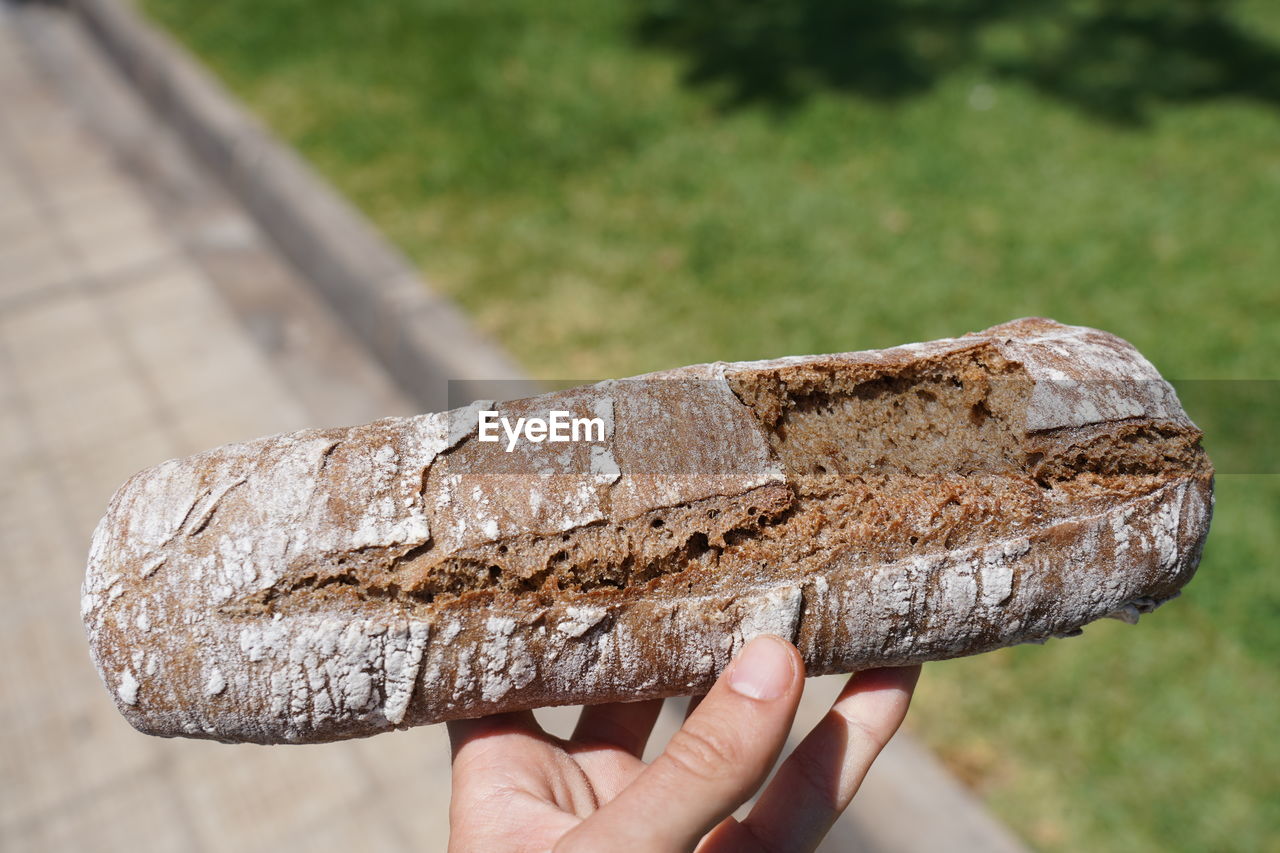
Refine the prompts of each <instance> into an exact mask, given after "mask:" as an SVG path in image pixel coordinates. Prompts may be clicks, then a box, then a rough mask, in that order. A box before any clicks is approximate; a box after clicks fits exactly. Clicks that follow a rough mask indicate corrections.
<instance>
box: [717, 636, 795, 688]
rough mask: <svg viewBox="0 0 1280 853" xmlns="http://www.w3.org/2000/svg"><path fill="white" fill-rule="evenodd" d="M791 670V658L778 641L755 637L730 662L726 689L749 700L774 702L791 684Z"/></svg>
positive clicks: (776, 639) (765, 637) (772, 638)
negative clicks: (747, 697) (731, 665)
mask: <svg viewBox="0 0 1280 853" xmlns="http://www.w3.org/2000/svg"><path fill="white" fill-rule="evenodd" d="M791 667H792V663H791V655H790V653H789V652H788V651H787V647H786V646H784V645H783V644H782V641H781V640H779V639H778V638H777V637H771V636H769V635H764V636H760V637H756V638H755V639H754V640H752V641H751V642H749V643H747V647H746V648H745V649H743V650H742V652H741V654H739V655H738V658H737V660H735V661H734V662H733V668H732V669H731V670H730V672H729V687H731V688H732V689H733V691H734V692H735V693H741V694H742V695H743V696H749V697H751V698H752V699H761V700H768V699H777V698H778V697H779V696H781V695H782V694H783V693H785V692H786V690H787V687H789V686H790V684H791V679H792V677H793V675H794V673H793V672H792V670H791Z"/></svg>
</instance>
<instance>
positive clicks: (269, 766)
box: [0, 7, 448, 851]
mask: <svg viewBox="0 0 1280 853" xmlns="http://www.w3.org/2000/svg"><path fill="white" fill-rule="evenodd" d="M11 14H12V13H7V12H4V11H3V7H0V104H3V107H2V108H0V456H2V459H0V470H3V472H4V477H3V479H0V553H3V554H4V555H5V558H6V565H5V566H4V567H3V569H0V571H2V572H3V578H4V584H5V595H4V596H3V598H2V599H0V645H2V646H3V648H4V649H5V650H6V652H5V654H4V655H0V768H2V769H0V785H2V787H3V795H2V796H0V848H3V849H9V850H117V849H118V850H148V849H152V850H244V851H252V850H267V849H270V850H289V849H297V850H308V851H310V850H325V849H333V850H338V849H351V850H407V849H418V850H435V849H442V846H443V839H444V837H445V830H446V823H445V818H446V811H445V808H446V804H447V799H448V788H447V775H445V773H444V766H445V762H444V760H443V756H444V755H445V752H446V748H445V737H444V731H443V729H441V728H438V727H431V728H424V729H418V730H415V731H412V732H405V733H398V734H390V735H384V736H382V737H378V738H374V739H371V740H367V741H361V742H353V743H344V744H337V745H332V746H324V747H316V748H281V749H262V748H255V747H249V746H240V747H233V746H225V745H221V744H211V743H201V742H196V741H164V740H158V739H153V738H148V737H144V736H142V735H139V734H137V733H135V732H134V731H133V730H132V729H131V728H130V727H129V726H128V725H127V724H126V723H125V722H124V721H123V719H122V718H121V717H120V716H119V715H118V714H117V713H116V711H115V708H114V707H113V706H112V704H111V702H110V700H109V699H108V697H107V694H106V692H105V691H104V690H103V688H102V686H101V684H100V683H99V681H98V677H97V674H96V673H95V672H94V670H93V668H92V666H91V664H90V662H89V659H88V653H87V648H86V645H85V641H84V636H83V629H82V628H81V626H80V617H79V613H78V598H79V592H78V588H79V585H80V579H81V576H82V573H83V567H84V556H85V553H86V551H87V544H88V537H89V533H90V532H91V531H92V529H93V525H94V524H95V523H96V521H97V519H98V517H99V516H100V514H101V513H102V511H103V509H104V507H105V506H106V501H107V499H108V497H109V496H110V494H111V492H112V491H113V490H114V488H115V487H116V486H117V485H119V484H120V483H121V482H122V481H123V480H124V479H125V478H126V477H127V476H129V475H130V474H131V473H133V472H134V471H136V470H138V469H140V468H143V467H146V466H148V465H152V464H155V463H156V462H159V461H161V460H163V459H165V458H168V457H171V456H176V455H182V454H187V453H192V452H195V451H198V450H202V449H205V448H207V447H210V446H213V445H216V444H221V443H224V442H228V441H235V440H239V439H245V438H250V437H253V436H256V435H261V434H265V433H270V432H276V431H281V430H288V429H296V428H301V427H303V426H307V425H312V424H315V423H326V422H331V421H330V420H329V419H328V418H327V417H326V415H327V414H332V413H320V412H316V411H314V410H311V409H309V407H308V405H307V402H306V400H304V399H303V398H302V396H301V395H299V394H298V393H297V392H296V391H295V390H294V389H292V388H291V387H289V385H288V384H287V383H286V382H284V381H283V380H282V378H281V371H280V370H278V369H277V368H276V367H275V366H274V365H273V364H272V360H271V358H270V357H269V356H267V355H265V354H264V352H263V351H262V349H261V348H260V347H259V346H258V345H257V344H256V342H255V340H254V338H253V337H252V336H251V334H250V333H249V332H248V330H247V329H246V327H245V325H244V324H243V323H242V321H241V319H240V318H239V317H238V316H237V315H236V313H235V311H233V309H232V307H231V306H230V305H229V304H228V301H227V299H226V298H225V297H224V295H223V294H222V293H221V292H220V291H219V290H218V289H217V288H216V287H215V285H214V283H213V281H212V280H211V278H210V276H209V275H208V274H207V272H206V270H205V269H204V267H202V265H201V264H200V263H198V262H197V261H196V259H195V258H194V257H193V256H192V253H191V252H190V251H188V249H187V248H186V247H185V246H184V245H183V241H182V239H181V237H180V235H178V234H175V233H174V231H173V229H172V228H170V227H169V223H167V222H166V221H164V220H163V219H162V218H161V216H160V215H159V214H158V211H157V209H156V207H155V205H153V204H152V203H151V202H150V201H149V200H148V198H147V196H146V194H145V193H144V192H143V191H142V190H141V189H140V188H139V187H138V186H137V185H136V183H135V181H134V180H133V179H132V178H131V176H130V175H129V174H128V173H126V172H125V171H124V170H123V169H122V168H121V167H120V165H119V164H118V163H117V162H116V161H115V159H114V158H113V155H112V153H111V152H110V151H109V150H107V149H106V148H105V147H104V146H103V145H102V144H101V143H100V142H99V141H98V140H96V139H95V138H94V137H92V136H91V135H89V134H88V133H86V131H85V128H84V127H83V126H82V125H81V124H80V122H79V120H78V117H77V115H76V114H75V113H73V112H72V111H71V110H70V109H69V107H68V106H67V104H66V103H64V101H63V100H62V99H61V98H60V97H59V96H58V95H57V94H56V93H55V92H54V91H53V90H51V88H50V86H49V85H48V83H47V82H46V81H45V80H43V79H42V78H41V77H40V75H39V74H38V73H37V70H36V68H35V67H34V66H33V64H32V62H31V60H30V58H29V56H28V55H27V53H26V51H25V49H24V45H23V44H21V43H20V40H19V38H18V35H17V32H16V22H15V21H13V19H12V17H11ZM223 224H224V228H225V226H226V224H227V223H225V222H224V223H223ZM233 224H234V225H235V227H237V228H240V229H241V231H240V233H244V229H251V228H252V226H251V225H248V224H245V223H233ZM327 331H329V332H331V333H334V334H337V332H334V330H327ZM368 415H369V417H374V416H376V415H375V413H373V412H370V413H368Z"/></svg>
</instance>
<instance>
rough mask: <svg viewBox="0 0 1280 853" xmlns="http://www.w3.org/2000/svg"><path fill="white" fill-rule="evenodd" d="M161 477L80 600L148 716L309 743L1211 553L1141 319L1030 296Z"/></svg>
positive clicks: (110, 660)
mask: <svg viewBox="0 0 1280 853" xmlns="http://www.w3.org/2000/svg"><path fill="white" fill-rule="evenodd" d="M511 405H512V406H513V407H514V408H513V411H518V412H525V413H528V412H538V411H547V410H549V409H557V408H558V409H566V410H572V411H574V412H581V413H584V414H594V415H597V416H600V417H601V418H602V419H604V420H605V421H606V422H607V424H608V435H607V438H606V440H605V441H603V442H581V443H571V444H567V445H558V446H554V447H553V446H552V445H549V444H541V445H527V446H524V447H522V448H520V449H518V450H517V451H515V452H510V453H509V452H507V451H506V450H505V449H504V447H503V446H502V444H500V443H499V444H493V443H482V442H479V441H477V438H476V429H475V427H476V414H475V413H476V411H477V410H478V409H480V408H483V407H484V406H483V405H479V406H473V407H470V408H468V409H465V410H456V411H454V412H450V413H442V414H433V415H423V416H420V417H414V418H391V419H386V420H382V421H377V422H375V423H372V424H368V425H364V426H358V427H351V428H341V429H326V430H305V431H302V432H297V433H292V434H289V435H281V436H273V437H270V438H264V439H259V440H257V441H252V442H247V443H243V444H237V445H229V446H226V447H222V448H217V449H215V450H211V451H208V452H206V453H202V454H199V455H196V456H192V457H189V458H186V459H181V460H170V461H168V462H165V463H163V464H161V465H158V466H156V467H154V468H151V469H148V470H146V471H143V472H141V473H139V474H137V475H135V476H134V477H133V478H131V479H130V480H129V481H128V482H127V483H125V484H124V485H123V486H122V487H121V488H120V490H119V491H118V492H117V493H116V495H115V496H114V497H113V499H112V501H111V504H110V507H109V508H108V510H107V514H106V516H105V517H104V518H103V520H102V522H101V523H100V524H99V526H98V528H97V531H96V532H95V534H94V537H93V544H92V548H91V551H90V555H89V564H88V570H87V573H86V576H85V583H84V590H83V602H82V612H83V615H84V620H85V624H86V627H87V630H88V636H89V644H90V648H91V651H92V654H93V657H94V661H95V662H96V664H97V666H98V669H99V672H100V673H101V675H102V678H103V680H104V682H105V683H106V685H107V687H108V689H109V690H110V691H111V694H112V695H113V697H114V698H115V700H116V704H117V706H118V707H119V708H120V711H121V712H122V713H123V714H124V715H125V717H126V718H128V720H129V721H130V722H131V723H132V724H133V725H134V726H136V727H137V728H138V729H140V730H142V731H144V732H147V733H150V734H157V735H164V736H175V735H177V736H191V737H204V738H214V739H219V740H226V741H250V742H257V743H302V742H321V741H328V740H335V739H340V738H348V737H361V736H366V735H370V734H375V733H377V732H379V731H384V730H387V729H391V728H398V727H406V726H413V725H421V724H425V723H432V722H438V721H441V720H447V719H454V718H461V717H470V716H477V715H481V714H487V713H492V712H496V711H502V710H512V709H518V708H531V707H538V706H542V705H552V704H576V703H594V702H604V701H614V700H633V699H643V698H649V697H658V696H672V695H682V694H690V693H695V692H700V691H703V690H705V689H707V687H709V686H710V684H711V683H712V682H713V681H714V679H715V678H716V677H717V675H718V674H719V673H720V672H721V671H722V670H723V668H724V667H725V666H726V664H727V663H728V662H729V660H730V659H731V658H732V656H733V655H734V653H735V652H736V651H737V650H738V649H739V648H740V647H741V645H742V644H743V643H745V642H746V641H747V640H749V639H750V638H751V637H753V636H755V635H757V634H760V633H763V632H770V633H776V634H779V635H781V636H783V637H787V638H789V639H791V640H792V641H793V642H795V643H796V644H797V646H798V647H799V648H800V650H801V652H802V653H803V656H804V659H805V663H806V666H807V668H808V672H809V674H811V675H819V674H823V673H830V672H848V671H854V670H857V669H862V668H866V667H871V666H882V665H896V664H907V663H913V662H919V661H925V660H935V659H940V658H947V657H954V656H958V655H966V654H974V653H977V652H982V651H987V650H990V649H994V648H998V647H1002V646H1007V645H1011V644H1014V643H1020V642H1027V641H1042V640H1044V639H1045V638H1048V637H1053V636H1063V635H1070V634H1073V633H1078V631H1079V630H1080V628H1081V626H1083V625H1085V624H1087V623H1089V622H1091V621H1093V620H1095V619H1098V618H1100V617H1103V616H1107V615H1119V616H1121V617H1123V618H1135V617H1136V615H1137V613H1138V612H1143V611H1146V610H1149V609H1152V608H1153V607H1155V606H1156V605H1157V604H1159V603H1161V602H1163V601H1165V600H1167V599H1169V598H1171V597H1173V596H1174V595H1176V594H1177V592H1178V590H1179V588H1180V587H1181V586H1182V585H1183V584H1185V583H1186V582H1187V581H1188V580H1189V579H1190V577H1191V576H1192V574H1193V573H1194V571H1195V568H1196V566H1197V564H1198V563H1199V559H1200V553H1201V549H1202V546H1203V542H1204V539H1205V536H1206V535H1207V532H1208V527H1209V521H1210V517H1211V514H1212V506H1213V486H1212V483H1213V474H1212V469H1211V467H1210V466H1209V463H1208V460H1207V459H1206V458H1205V456H1204V453H1203V451H1202V450H1201V449H1200V447H1199V438H1200V433H1199V431H1198V430H1197V429H1196V428H1195V426H1194V424H1192V423H1191V422H1190V421H1189V420H1188V419H1187V417H1186V415H1185V414H1184V413H1183V411H1182V409H1181V407H1180V405H1179V403H1178V400H1177V397H1176V396H1175V394H1174V392H1173V389H1172V388H1171V387H1170V386H1169V385H1168V384H1167V383H1165V382H1164V381H1163V380H1162V379H1161V378H1160V376H1159V374H1158V373H1157V372H1156V370H1155V368H1154V367H1152V365H1151V364H1150V363H1149V362H1147V361H1146V360H1145V359H1144V358H1143V357H1142V356H1141V355H1140V354H1139V353H1138V352H1137V351H1136V350H1134V349H1133V348H1132V347H1131V346H1130V345H1128V344H1127V343H1125V342H1124V341H1122V340H1120V339H1119V338H1116V337H1114V336H1112V335H1110V334H1107V333H1105V332H1100V331H1096V330H1092V329H1085V328H1081V327H1072V326H1063V325H1061V324H1058V323H1055V322H1053V321H1051V320H1044V319H1040V318H1031V319H1024V320H1018V321H1014V322H1012V323H1006V324H1004V325H1001V326H996V327H994V328H992V329H988V330H986V331H984V332H979V333H974V334H970V335H966V336H964V337H961V338H952V339H945V340H940V341H932V342H929V343H923V344H911V345H907V346H902V347H895V348H893V349H889V350H882V351H874V352H859V353H847V354H841V355H828V356H806V357H796V358H787V359H778V360H774V361H766V362H747V363H737V364H724V363H717V364H711V365H698V366H694V367H689V368H682V369H680V370H675V371H666V372H663V373H658V374H650V375H648V376H645V377H638V378H637V379H636V380H631V381H621V382H606V383H601V384H599V385H595V386H590V387H587V388H581V389H574V390H572V391H567V392H557V393H556V394H552V395H544V396H543V397H539V398H533V399H531V400H528V401H520V402H518V403H514V404H511Z"/></svg>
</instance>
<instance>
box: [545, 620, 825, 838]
mask: <svg viewBox="0 0 1280 853" xmlns="http://www.w3.org/2000/svg"><path fill="white" fill-rule="evenodd" d="M803 683H804V668H803V665H802V662H801V660H800V653H799V652H798V651H796V648H795V647H794V646H792V645H791V644H790V643H788V642H786V641H785V640H783V639H780V638H778V637H773V636H762V637H757V638H756V639H754V640H752V641H751V642H750V643H749V644H748V645H747V646H746V648H745V649H743V651H742V653H741V654H740V655H739V656H738V657H737V658H736V659H735V660H734V661H733V663H732V664H730V666H729V668H728V669H727V670H726V671H725V673H724V674H723V675H721V677H720V679H719V680H718V681H717V682H716V683H715V685H714V686H713V687H712V688H711V691H710V692H709V693H708V694H707V696H706V699H705V700H704V701H703V702H702V703H701V704H700V705H699V706H698V708H697V710H695V711H694V712H693V714H691V715H690V717H689V719H688V720H687V721H685V724H684V727H683V728H681V729H680V731H679V732H677V733H676V734H675V736H674V737H673V738H672V739H671V742H670V743H668V744H667V748H666V750H665V751H663V753H662V754H661V755H660V756H658V758H657V759H656V760H655V761H654V762H653V764H651V765H650V766H649V767H648V768H647V769H645V770H644V772H642V773H641V774H640V776H639V777H638V778H637V779H636V780H635V782H633V783H632V784H631V785H630V786H629V787H627V788H626V789H625V790H624V791H622V793H621V794H619V795H618V797H616V798H615V799H614V800H612V801H611V802H609V803H607V804H606V805H605V806H604V807H603V808H601V809H600V810H599V811H597V812H596V813H595V814H593V815H592V816H591V817H589V818H587V819H586V820H585V821H583V822H582V823H581V824H580V825H579V826H578V827H577V828H575V829H574V830H573V831H572V832H570V833H569V834H568V835H566V836H565V837H564V838H563V839H562V840H561V842H560V844H558V845H557V846H556V848H555V849H556V851H557V853H573V851H596V850H627V851H629V853H641V851H649V850H652V851H659V850H661V851H668V850H691V849H693V847H694V845H695V844H697V842H698V839H699V838H701V837H702V836H703V835H704V834H705V833H706V832H707V831H709V830H710V829H711V828H712V827H714V826H715V825H716V824H718V823H719V822H720V821H721V820H723V819H724V818H725V816H726V815H728V814H729V813H731V812H732V811H733V810H734V809H735V808H737V807H738V806H739V805H741V804H742V803H743V802H744V801H746V799H747V798H748V797H749V796H751V794H752V792H754V791H755V789H756V788H758V787H759V786H760V783H761V782H762V781H763V780H764V778H765V776H766V775H768V772H769V769H770V768H771V767H772V765H773V761H774V759H775V758H776V757H777V755H778V753H779V751H781V749H782V746H783V744H784V743H785V742H786V738H787V732H788V730H789V729H790V728H791V721H792V719H793V718H794V717H795V712H796V705H797V704H798V703H799V701H800V692H801V690H802V688H803Z"/></svg>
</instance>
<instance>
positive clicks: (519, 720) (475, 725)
mask: <svg viewBox="0 0 1280 853" xmlns="http://www.w3.org/2000/svg"><path fill="white" fill-rule="evenodd" d="M445 727H446V728H448V730H449V751H450V753H451V754H452V756H453V758H455V759H456V758H457V757H458V753H459V752H461V751H462V749H463V747H465V746H467V745H468V744H471V743H474V742H476V741H479V740H482V739H484V738H491V737H497V736H500V735H510V734H528V735H541V734H542V733H543V732H542V726H540V725H538V721H537V719H536V718H535V717H534V716H533V712H532V711H511V712H509V713H506V714H492V715H490V716H488V717H480V718H479V719H476V720H450V721H448V722H447V723H445Z"/></svg>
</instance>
